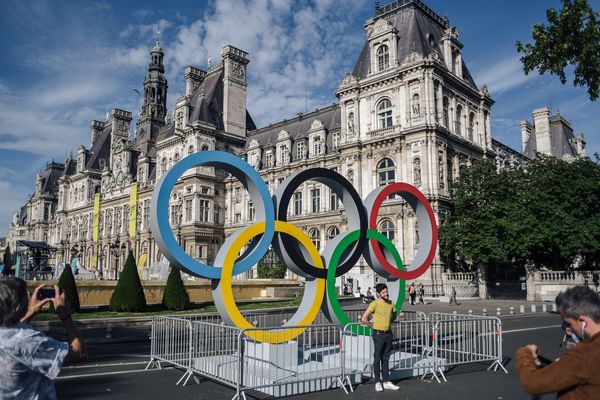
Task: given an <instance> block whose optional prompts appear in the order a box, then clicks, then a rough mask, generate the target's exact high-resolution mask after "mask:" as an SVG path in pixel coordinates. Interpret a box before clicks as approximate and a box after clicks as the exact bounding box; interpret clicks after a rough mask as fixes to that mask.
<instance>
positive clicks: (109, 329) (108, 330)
mask: <svg viewBox="0 0 600 400" xmlns="http://www.w3.org/2000/svg"><path fill="white" fill-rule="evenodd" d="M106 338H107V339H112V338H113V336H112V326H110V325H108V326H107V327H106Z"/></svg>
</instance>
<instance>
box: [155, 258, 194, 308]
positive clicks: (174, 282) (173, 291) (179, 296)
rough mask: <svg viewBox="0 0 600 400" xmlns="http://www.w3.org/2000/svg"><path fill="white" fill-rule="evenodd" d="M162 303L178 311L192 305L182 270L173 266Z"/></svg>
mask: <svg viewBox="0 0 600 400" xmlns="http://www.w3.org/2000/svg"><path fill="white" fill-rule="evenodd" d="M162 303H163V305H164V306H165V307H167V308H168V309H169V310H177V311H181V310H185V309H186V308H187V307H188V306H189V305H190V296H188V293H187V291H186V290H185V286H184V285H183V280H182V279H181V272H180V271H179V269H177V268H173V267H171V271H170V272H169V277H168V278H167V286H166V287H165V292H164V294H163V299H162Z"/></svg>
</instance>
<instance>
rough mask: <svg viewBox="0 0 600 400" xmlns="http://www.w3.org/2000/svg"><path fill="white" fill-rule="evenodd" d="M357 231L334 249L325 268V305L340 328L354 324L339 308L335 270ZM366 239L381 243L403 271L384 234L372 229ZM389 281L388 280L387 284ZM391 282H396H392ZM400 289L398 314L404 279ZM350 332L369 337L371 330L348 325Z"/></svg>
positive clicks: (392, 246) (397, 254)
mask: <svg viewBox="0 0 600 400" xmlns="http://www.w3.org/2000/svg"><path fill="white" fill-rule="evenodd" d="M359 233H360V232H359V231H358V230H356V231H354V232H352V233H350V234H349V235H347V236H346V237H344V238H343V239H342V240H341V241H340V243H338V245H337V246H336V247H335V249H334V251H333V254H332V256H331V260H329V262H328V266H327V290H326V293H327V300H328V301H327V305H328V307H329V310H330V311H331V312H332V313H333V315H332V317H334V318H335V319H337V320H338V321H339V325H340V326H346V325H347V324H350V323H353V322H356V321H352V320H351V319H350V318H349V317H348V315H346V313H345V312H344V310H343V309H342V307H341V306H340V302H339V301H338V298H337V295H336V290H335V270H336V268H337V266H338V263H339V261H340V258H341V257H342V255H343V254H344V251H346V249H347V248H348V247H349V246H350V245H351V244H352V243H354V242H356V241H357V240H358V237H359ZM367 238H368V239H374V240H376V241H377V242H379V243H381V244H382V245H383V246H384V247H385V248H386V250H388V251H389V252H390V254H391V255H392V257H393V258H394V261H395V262H396V265H397V268H398V269H399V270H401V271H404V270H405V268H404V263H403V262H402V257H400V253H398V250H397V249H396V246H394V244H393V243H392V241H391V240H390V239H388V238H387V237H386V236H385V235H384V234H382V233H381V232H378V231H376V230H374V229H368V230H367ZM390 281H391V280H390V279H388V282H390ZM393 282H396V280H394V281H393ZM399 285H400V288H399V290H398V295H397V298H396V312H399V311H400V310H401V309H402V304H404V295H405V293H404V292H405V290H406V281H405V280H404V279H400V282H399ZM350 331H351V332H352V333H354V334H356V335H362V336H371V334H372V329H371V328H369V327H366V326H363V325H350Z"/></svg>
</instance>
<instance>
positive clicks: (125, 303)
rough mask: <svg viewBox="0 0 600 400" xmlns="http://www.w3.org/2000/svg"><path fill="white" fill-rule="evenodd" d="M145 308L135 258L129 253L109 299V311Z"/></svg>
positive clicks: (144, 298)
mask: <svg viewBox="0 0 600 400" xmlns="http://www.w3.org/2000/svg"><path fill="white" fill-rule="evenodd" d="M145 308H146V296H144V288H143V287H142V282H140V276H139V275H138V272H137V268H136V266H135V258H134V257H133V253H131V252H130V253H129V255H128V256H127V261H125V265H124V266H123V271H121V275H120V276H119V281H118V282H117V286H116V287H115V290H114V292H113V294H112V296H111V297H110V309H111V310H112V311H143V310H144V309H145Z"/></svg>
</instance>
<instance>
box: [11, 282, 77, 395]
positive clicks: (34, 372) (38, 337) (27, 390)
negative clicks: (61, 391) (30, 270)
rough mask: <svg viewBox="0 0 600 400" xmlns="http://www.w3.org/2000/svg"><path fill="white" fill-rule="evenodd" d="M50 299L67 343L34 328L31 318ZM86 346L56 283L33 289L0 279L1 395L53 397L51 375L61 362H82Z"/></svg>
mask: <svg viewBox="0 0 600 400" xmlns="http://www.w3.org/2000/svg"><path fill="white" fill-rule="evenodd" d="M49 303H53V304H54V312H55V313H56V315H57V316H58V317H59V318H60V319H61V320H62V322H63V324H64V327H65V330H66V332H67V338H68V343H65V342H61V341H58V340H55V339H53V338H51V337H49V336H47V335H45V334H44V333H42V332H39V331H37V330H35V329H33V328H32V327H31V326H30V325H28V322H29V321H31V320H32V319H33V318H34V317H35V316H36V315H37V314H38V313H39V312H40V311H41V310H42V308H43V307H44V306H45V305H46V304H49ZM86 359H87V350H86V348H85V344H84V342H83V340H82V339H81V337H80V335H79V333H78V332H77V329H76V328H75V325H74V324H73V320H72V318H71V311H70V310H69V306H68V304H67V301H66V299H65V294H64V293H61V291H60V289H59V287H58V286H54V288H46V287H44V286H43V285H41V286H38V287H37V288H36V289H35V290H34V291H33V294H31V295H29V294H28V292H27V285H26V283H25V281H24V280H22V279H19V278H2V279H0V398H1V399H56V390H55V389H54V383H53V382H52V379H54V378H56V377H57V376H58V373H59V372H60V368H61V367H62V366H63V364H64V363H76V362H82V361H85V360H86Z"/></svg>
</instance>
